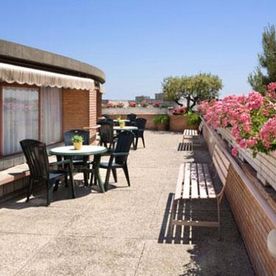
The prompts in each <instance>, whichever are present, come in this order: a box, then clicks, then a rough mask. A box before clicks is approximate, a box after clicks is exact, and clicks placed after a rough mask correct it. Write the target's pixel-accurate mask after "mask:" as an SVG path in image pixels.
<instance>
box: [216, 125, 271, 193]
mask: <svg viewBox="0 0 276 276" xmlns="http://www.w3.org/2000/svg"><path fill="white" fill-rule="evenodd" d="M218 133H219V134H220V135H221V137H222V138H223V139H224V140H226V141H227V142H228V144H230V145H231V146H235V145H236V142H235V140H234V138H233V136H232V134H231V131H230V129H227V128H219V129H218ZM239 158H240V159H241V160H242V161H244V160H246V161H247V162H248V163H249V164H250V165H251V166H252V167H253V168H254V169H255V170H256V172H257V178H258V179H259V180H260V181H261V183H262V184H264V185H270V186H271V187H273V189H274V190H276V181H275V179H276V156H275V153H271V154H264V153H258V154H257V156H256V157H255V158H254V157H253V155H252V151H251V150H250V149H242V148H239Z"/></svg>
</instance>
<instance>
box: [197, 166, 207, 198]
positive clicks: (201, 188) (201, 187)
mask: <svg viewBox="0 0 276 276" xmlns="http://www.w3.org/2000/svg"><path fill="white" fill-rule="evenodd" d="M198 185H199V193H200V198H208V195H207V190H206V182H205V175H204V171H203V167H202V164H198Z"/></svg>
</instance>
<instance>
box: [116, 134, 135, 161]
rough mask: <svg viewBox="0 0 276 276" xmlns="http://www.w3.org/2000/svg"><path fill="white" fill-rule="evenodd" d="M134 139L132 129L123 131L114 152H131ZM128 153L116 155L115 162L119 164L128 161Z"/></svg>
mask: <svg viewBox="0 0 276 276" xmlns="http://www.w3.org/2000/svg"><path fill="white" fill-rule="evenodd" d="M133 140H134V134H133V133H132V132H131V131H122V132H120V133H119V135H118V141H117V144H116V147H115V150H114V152H115V153H119V152H125V153H129V150H130V147H131V144H132V142H133ZM127 157H128V156H127V155H124V156H116V157H115V162H116V163H117V164H124V163H125V162H126V161H127Z"/></svg>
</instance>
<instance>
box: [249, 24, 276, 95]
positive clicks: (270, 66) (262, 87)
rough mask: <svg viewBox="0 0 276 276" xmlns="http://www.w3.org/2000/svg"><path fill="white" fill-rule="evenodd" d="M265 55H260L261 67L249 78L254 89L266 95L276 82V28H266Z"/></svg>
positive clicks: (264, 39) (263, 39)
mask: <svg viewBox="0 0 276 276" xmlns="http://www.w3.org/2000/svg"><path fill="white" fill-rule="evenodd" d="M262 45H263V53H262V54H259V55H258V60H259V66H257V68H256V70H255V71H254V72H253V73H251V74H250V75H249V77H248V82H249V83H250V85H251V86H252V88H253V89H254V90H256V91H259V92H261V93H263V94H264V93H265V91H266V86H267V85H268V84H269V83H271V82H275V81H276V32H275V26H274V25H272V26H268V27H266V28H265V31H264V33H263V37H262Z"/></svg>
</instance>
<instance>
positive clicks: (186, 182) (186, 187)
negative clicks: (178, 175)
mask: <svg viewBox="0 0 276 276" xmlns="http://www.w3.org/2000/svg"><path fill="white" fill-rule="evenodd" d="M184 177H185V179H184V187H183V196H182V197H183V198H185V199H189V198H190V177H191V164H190V163H185V176H184Z"/></svg>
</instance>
